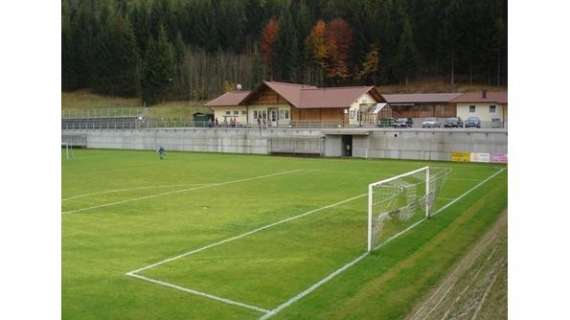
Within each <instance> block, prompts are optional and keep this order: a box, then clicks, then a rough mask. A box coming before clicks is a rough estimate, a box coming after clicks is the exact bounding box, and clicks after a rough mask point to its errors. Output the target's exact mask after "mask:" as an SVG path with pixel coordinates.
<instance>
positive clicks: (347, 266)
mask: <svg viewBox="0 0 570 320" xmlns="http://www.w3.org/2000/svg"><path fill="white" fill-rule="evenodd" d="M503 171H505V169H504V168H501V169H500V170H498V171H497V172H495V173H493V174H492V175H490V176H489V177H487V178H486V179H485V180H483V181H481V182H480V183H478V184H477V185H475V186H474V187H472V188H471V189H469V190H467V191H465V193H463V194H461V195H460V196H459V197H457V198H455V199H454V200H452V201H450V202H449V203H447V204H446V205H445V206H443V207H441V208H440V209H439V210H437V211H436V212H434V213H433V215H432V217H433V216H435V215H436V214H438V213H440V212H442V211H443V210H445V209H447V208H449V206H451V205H453V204H454V203H456V202H457V201H459V200H461V199H463V198H464V197H465V196H467V195H468V194H470V193H471V192H473V191H474V190H475V189H477V188H479V187H480V186H482V185H483V184H485V183H486V182H487V181H489V180H491V179H493V178H494V177H496V176H497V175H499V174H500V173H501V172H503ZM426 220H427V219H426V218H425V217H424V218H422V219H421V220H419V221H417V222H416V223H414V224H412V225H411V226H409V227H408V228H406V229H404V230H402V231H400V232H398V233H397V234H395V235H393V236H392V237H390V238H388V239H386V241H384V242H383V243H381V244H380V245H378V246H377V247H375V248H374V250H377V249H379V248H381V247H383V246H385V245H386V244H388V243H390V242H392V241H393V240H395V239H396V238H398V237H400V236H401V235H403V234H405V233H406V232H408V231H410V230H411V229H413V228H415V227H417V226H418V225H420V224H421V223H422V222H424V221H426ZM368 254H369V252H365V253H364V254H362V255H360V256H358V257H357V258H356V259H354V260H352V261H350V262H348V263H347V264H345V265H343V266H342V267H340V268H339V269H337V270H336V271H334V272H333V273H331V274H329V275H328V276H326V277H324V278H323V279H321V280H320V281H318V282H317V283H315V284H313V285H312V286H310V287H309V288H307V289H306V290H304V291H302V292H301V293H299V294H297V295H295V296H294V297H292V298H291V299H289V300H287V301H285V302H284V303H282V304H280V305H279V306H277V307H276V308H275V309H273V310H270V311H269V312H268V313H266V314H264V315H263V316H261V317H260V318H259V320H266V319H269V318H271V317H273V316H275V315H276V314H278V313H279V312H281V311H283V309H285V308H287V307H289V306H291V305H292V304H294V303H295V302H297V301H299V300H301V299H302V298H303V297H305V296H307V295H309V294H310V293H312V292H313V291H315V290H317V289H318V288H319V287H321V286H322V285H324V284H325V283H327V282H329V281H330V280H332V279H333V278H335V277H336V276H338V275H339V274H341V273H343V272H345V271H346V270H348V269H350V268H351V267H353V266H355V265H356V264H357V263H358V262H360V261H362V260H363V259H364V258H366V257H367V256H368Z"/></svg>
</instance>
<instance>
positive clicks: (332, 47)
mask: <svg viewBox="0 0 570 320" xmlns="http://www.w3.org/2000/svg"><path fill="white" fill-rule="evenodd" d="M325 39H326V43H327V52H328V61H329V62H328V66H327V76H328V77H329V78H333V79H337V80H344V79H347V78H348V77H350V75H351V71H350V64H349V56H350V49H351V48H352V43H353V34H352V28H351V27H350V25H349V24H348V23H347V22H346V21H345V20H344V19H342V18H336V19H333V20H332V21H331V22H329V24H328V25H327V27H326V31H325Z"/></svg>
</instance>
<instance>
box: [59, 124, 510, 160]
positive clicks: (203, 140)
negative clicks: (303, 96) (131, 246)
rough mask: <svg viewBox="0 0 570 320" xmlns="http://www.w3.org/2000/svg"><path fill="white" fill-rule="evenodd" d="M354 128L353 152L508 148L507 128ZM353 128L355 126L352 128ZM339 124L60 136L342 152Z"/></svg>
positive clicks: (124, 144)
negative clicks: (332, 127)
mask: <svg viewBox="0 0 570 320" xmlns="http://www.w3.org/2000/svg"><path fill="white" fill-rule="evenodd" d="M358 130H360V131H363V132H361V133H364V134H356V133H357V132H353V133H354V135H353V140H352V141H353V148H352V152H353V157H361V158H392V159H416V160H451V153H452V152H488V153H505V154H506V153H507V152H508V151H507V149H508V148H507V145H508V143H507V140H508V139H507V132H506V131H504V130H492V129H490V130H477V129H470V130H466V129H434V130H431V129H401V130H400V129H358ZM352 131H354V129H352ZM340 133H342V130H341V131H339V130H336V131H335V132H329V131H327V130H321V129H287V128H283V129H265V130H261V131H260V130H259V129H246V128H167V129H164V128H162V129H122V130H110V129H109V130H106V129H102V130H101V129H99V130H97V129H95V130H89V129H87V130H84V129H73V130H63V136H64V138H65V136H73V135H84V136H86V138H87V147H88V148H116V149H148V150H154V149H156V148H157V146H159V145H162V146H163V147H165V148H166V149H167V150H175V151H202V152H231V153H250V154H269V153H297V154H321V155H324V156H327V157H338V156H341V155H342V138H341V137H342V136H341V135H340Z"/></svg>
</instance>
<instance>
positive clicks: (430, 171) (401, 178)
mask: <svg viewBox="0 0 570 320" xmlns="http://www.w3.org/2000/svg"><path fill="white" fill-rule="evenodd" d="M449 172H451V169H449V168H430V167H423V168H420V169H417V170H414V171H411V172H408V173H404V174H401V175H398V176H395V177H392V178H389V179H386V180H382V181H378V182H375V183H372V184H370V185H369V186H368V251H372V250H374V249H376V248H378V247H379V246H380V245H381V244H382V243H384V242H386V241H388V240H389V239H391V238H393V237H395V236H396V235H398V234H400V233H401V232H403V231H404V230H406V229H407V228H409V227H410V226H412V225H414V223H416V222H418V221H420V220H422V219H424V218H429V217H430V215H431V214H432V213H433V212H435V211H436V210H437V205H438V201H437V198H438V195H439V191H440V190H441V187H442V186H443V184H444V183H445V180H446V178H447V176H448V174H449Z"/></svg>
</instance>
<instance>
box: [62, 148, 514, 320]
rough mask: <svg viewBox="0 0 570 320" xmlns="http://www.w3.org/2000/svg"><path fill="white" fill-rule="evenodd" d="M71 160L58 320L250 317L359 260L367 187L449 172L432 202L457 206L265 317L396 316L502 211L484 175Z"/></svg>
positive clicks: (391, 164)
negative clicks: (405, 177)
mask: <svg viewBox="0 0 570 320" xmlns="http://www.w3.org/2000/svg"><path fill="white" fill-rule="evenodd" d="M74 155H75V158H74V159H73V160H64V161H63V162H62V165H63V194H62V212H63V250H62V252H63V284H62V285H63V317H64V318H65V319H257V318H259V317H262V316H263V315H264V312H265V311H269V310H273V309H275V308H277V307H278V306H280V305H282V304H283V303H285V302H287V301H291V298H293V297H295V296H297V295H298V294H299V293H301V292H303V291H304V290H306V289H307V288H309V287H311V286H312V285H314V284H315V283H317V282H319V281H320V280H322V279H323V278H325V277H326V276H327V275H329V274H331V273H332V272H334V271H335V270H338V269H339V268H340V267H342V266H344V265H345V264H346V263H348V262H350V261H353V260H354V259H355V258H357V257H359V256H361V255H362V254H363V253H364V251H365V248H366V222H367V212H366V208H367V207H366V201H367V197H366V192H367V185H368V184H369V183H371V182H375V181H378V180H381V179H384V178H388V177H391V176H394V175H397V174H400V173H404V172H407V171H411V170H413V169H417V168H420V167H422V166H425V165H432V166H447V167H451V168H452V170H453V171H452V173H451V176H450V179H449V180H448V182H447V183H446V185H445V186H444V188H443V190H442V193H441V199H440V200H439V201H440V205H445V204H446V203H449V202H450V201H453V199H457V198H458V197H462V198H461V199H460V200H458V201H456V202H454V203H453V204H452V205H451V206H449V207H448V208H447V209H445V210H443V211H442V212H440V214H438V215H437V216H436V217H434V218H433V219H430V220H428V221H425V222H424V223H421V224H419V225H418V226H417V227H416V228H414V229H412V230H410V231H409V232H407V233H406V234H404V235H402V236H401V237H399V238H397V239H396V240H394V241H392V242H391V243H389V244H388V245H386V246H385V247H383V248H381V249H380V250H379V251H377V252H375V253H373V254H372V255H369V256H366V257H365V258H364V259H362V260H361V261H359V263H357V264H355V265H354V266H352V267H351V268H349V269H347V270H346V271H345V272H343V273H342V274H340V275H339V276H337V277H335V278H333V279H332V280H330V281H329V282H326V283H325V284H323V285H322V286H320V287H318V288H317V289H316V290H314V291H312V292H311V293H310V294H308V295H306V296H303V297H302V298H301V299H299V300H295V301H293V302H291V304H290V305H288V306H287V308H283V309H282V310H280V312H279V313H277V314H275V315H274V317H273V319H398V318H403V317H405V316H406V314H407V313H408V312H409V311H410V310H411V309H412V308H413V305H414V303H416V302H417V301H419V300H420V299H421V298H422V297H423V296H424V295H425V294H427V293H428V292H429V290H430V288H431V287H432V286H434V285H435V284H436V283H437V281H438V280H439V279H441V278H442V277H443V276H445V274H446V272H448V271H449V268H450V267H451V265H452V264H453V263H454V262H455V261H457V259H459V258H460V257H461V255H462V254H463V253H464V252H465V251H466V250H468V248H469V247H470V246H471V245H472V244H473V243H474V242H475V241H476V240H477V239H478V238H479V236H480V235H481V234H483V233H484V232H485V230H486V229H487V228H488V227H489V226H490V225H492V224H493V222H494V221H495V220H496V218H497V216H498V215H499V214H500V212H501V211H502V210H503V209H504V208H505V207H506V205H507V175H506V171H503V172H501V173H499V174H497V175H495V176H493V175H494V174H495V173H497V172H498V170H500V169H501V168H502V167H498V166H491V165H475V164H454V163H442V162H434V163H427V162H419V161H388V160H368V161H367V160H348V159H347V160H344V159H314V158H288V157H268V156H248V155H224V154H208V153H178V152H172V153H169V154H168V156H167V159H166V160H162V161H161V160H159V159H158V156H157V155H156V154H155V153H153V152H151V151H110V150H76V151H74ZM491 176H493V178H491V179H489V180H488V181H487V182H485V184H483V185H481V186H480V187H478V188H475V189H472V188H473V187H474V186H477V185H478V184H479V183H480V182H481V181H483V180H485V179H487V178H489V177H491ZM303 214H304V216H299V215H303ZM292 217H295V218H292ZM289 218H291V219H290V220H287V219H289ZM279 221H281V222H282V223H278V224H274V223H276V222H279ZM273 224H274V225H273ZM252 231H253V232H252ZM250 232H251V233H250ZM196 250H199V251H196ZM133 271H136V273H134V275H136V276H138V277H140V278H136V277H133V276H127V273H129V272H133ZM145 279H151V280H153V281H154V282H152V281H147V280H145ZM215 298H220V299H223V300H225V301H220V300H216V299H215ZM232 302H233V303H234V304H232ZM240 304H241V305H240ZM256 308H257V309H256Z"/></svg>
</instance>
